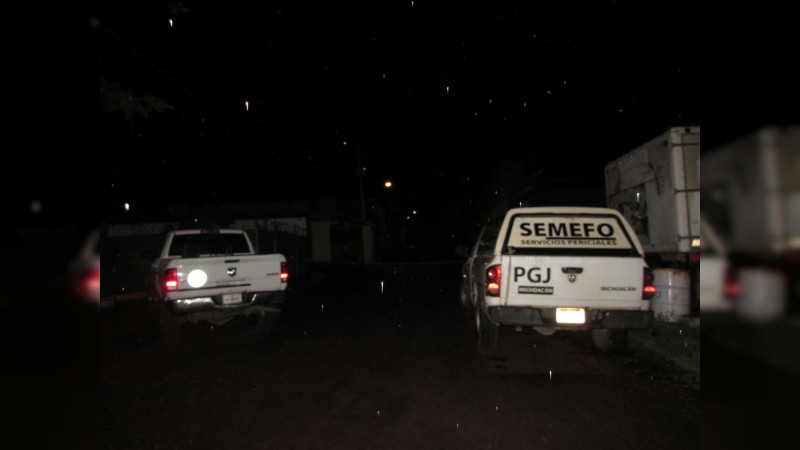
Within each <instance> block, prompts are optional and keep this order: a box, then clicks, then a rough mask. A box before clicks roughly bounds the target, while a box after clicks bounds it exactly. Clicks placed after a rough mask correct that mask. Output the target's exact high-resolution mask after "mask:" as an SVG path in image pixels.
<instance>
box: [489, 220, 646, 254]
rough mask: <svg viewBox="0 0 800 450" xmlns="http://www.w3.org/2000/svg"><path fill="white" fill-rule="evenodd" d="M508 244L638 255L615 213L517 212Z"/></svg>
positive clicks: (523, 249) (533, 249) (543, 250)
mask: <svg viewBox="0 0 800 450" xmlns="http://www.w3.org/2000/svg"><path fill="white" fill-rule="evenodd" d="M507 234H508V235H507V236H506V242H505V245H506V246H511V247H514V248H515V252H517V253H536V254H594V255H609V256H611V255H618V256H622V255H637V251H636V248H635V246H634V245H633V244H632V242H631V239H632V237H631V236H628V234H627V233H626V231H625V228H624V227H623V226H622V224H621V223H620V222H619V219H618V218H617V217H614V216H604V215H594V214H576V215H570V216H564V215H553V214H518V215H515V216H514V217H513V218H512V220H511V225H510V226H509V229H508V233H507Z"/></svg>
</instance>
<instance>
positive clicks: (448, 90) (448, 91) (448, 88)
mask: <svg viewBox="0 0 800 450" xmlns="http://www.w3.org/2000/svg"><path fill="white" fill-rule="evenodd" d="M447 93H448V94H449V93H450V86H447Z"/></svg>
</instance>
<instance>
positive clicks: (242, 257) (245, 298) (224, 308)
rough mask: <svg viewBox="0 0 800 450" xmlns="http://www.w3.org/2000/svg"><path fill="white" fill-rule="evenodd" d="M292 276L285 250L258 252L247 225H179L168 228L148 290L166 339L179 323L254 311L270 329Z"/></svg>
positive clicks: (217, 322) (214, 320)
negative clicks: (181, 227) (180, 227)
mask: <svg viewBox="0 0 800 450" xmlns="http://www.w3.org/2000/svg"><path fill="white" fill-rule="evenodd" d="M288 279H289V272H288V269H287V264H286V258H285V257H284V255H282V254H279V253H275V254H256V252H255V250H254V248H253V245H252V243H251V242H250V238H249V237H248V236H247V233H245V231H244V230H236V229H217V228H212V229H190V230H176V231H170V232H168V233H167V236H166V240H165V241H164V245H163V247H162V250H161V254H160V255H159V257H158V258H156V259H155V261H153V263H152V265H151V267H150V281H149V286H148V295H149V298H150V300H151V301H153V302H155V303H156V305H157V307H158V310H159V317H160V325H161V333H162V336H163V337H165V338H172V337H175V336H176V335H177V334H178V332H179V330H180V324H181V322H186V321H191V322H200V321H207V322H210V323H213V324H215V325H221V324H224V323H225V322H228V321H229V320H231V319H233V318H234V317H236V316H242V315H253V314H255V315H257V317H258V322H259V324H261V325H262V326H264V327H265V329H267V330H268V329H270V327H271V325H272V324H273V323H274V320H275V318H276V317H277V315H278V314H279V313H280V312H281V309H282V305H283V303H284V301H285V293H286V288H287V285H288Z"/></svg>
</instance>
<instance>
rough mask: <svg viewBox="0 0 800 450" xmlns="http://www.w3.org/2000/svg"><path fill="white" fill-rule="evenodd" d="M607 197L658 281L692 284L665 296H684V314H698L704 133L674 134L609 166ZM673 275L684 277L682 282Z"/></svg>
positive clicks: (692, 128) (679, 131) (676, 130)
mask: <svg viewBox="0 0 800 450" xmlns="http://www.w3.org/2000/svg"><path fill="white" fill-rule="evenodd" d="M605 191H606V206H608V207H609V208H612V209H616V210H618V211H620V212H621V213H622V214H623V215H624V216H625V218H626V219H627V220H628V221H629V222H630V223H631V225H632V226H633V227H634V229H635V230H636V234H637V235H638V237H639V240H640V241H641V243H642V247H643V248H644V251H645V254H646V257H647V260H648V263H649V264H650V267H651V268H653V269H654V271H655V273H656V277H657V278H658V276H659V273H663V274H664V275H665V279H667V280H670V281H669V283H672V281H671V280H684V279H686V280H689V281H687V282H686V286H683V285H680V286H670V287H671V288H672V287H674V289H667V290H664V291H662V294H663V295H672V294H675V295H677V296H679V297H680V300H679V301H680V302H681V303H682V304H683V307H682V308H681V310H683V311H682V313H684V314H689V313H691V312H692V311H693V310H697V309H698V308H699V298H698V290H699V289H698V285H699V281H700V268H699V251H700V244H701V237H700V127H699V126H688V127H674V128H669V129H668V130H666V131H665V132H664V133H662V134H660V135H658V136H656V137H654V138H653V139H650V140H649V141H647V142H645V143H644V144H642V145H640V146H638V147H636V148H634V149H632V150H630V151H627V152H625V153H624V154H623V155H622V156H620V157H619V158H617V159H615V160H613V161H611V162H609V163H608V164H606V167H605ZM656 269H663V272H659V271H657V270H656ZM669 270H676V271H681V276H680V277H674V276H673V275H674V274H672V273H669V272H668V271H669ZM686 274H688V276H684V275H686ZM657 281H658V280H657ZM664 301H672V299H664ZM657 305H658V303H657V302H656V310H657V309H658V308H657ZM671 306H672V305H670V308H671ZM657 313H658V311H657Z"/></svg>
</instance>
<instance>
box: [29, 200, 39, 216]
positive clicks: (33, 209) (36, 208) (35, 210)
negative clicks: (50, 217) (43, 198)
mask: <svg viewBox="0 0 800 450" xmlns="http://www.w3.org/2000/svg"><path fill="white" fill-rule="evenodd" d="M31 212H32V213H34V214H39V213H40V212H42V202H40V201H39V200H33V201H31Z"/></svg>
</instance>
